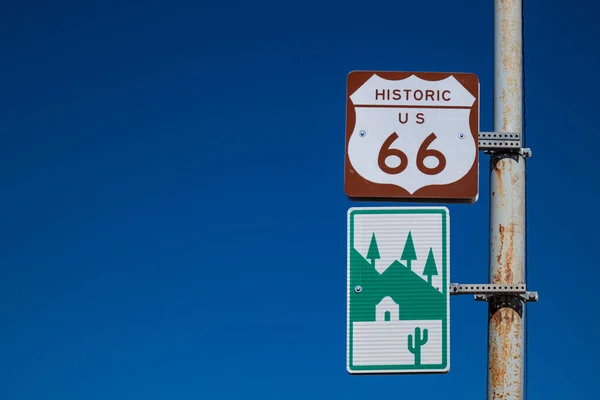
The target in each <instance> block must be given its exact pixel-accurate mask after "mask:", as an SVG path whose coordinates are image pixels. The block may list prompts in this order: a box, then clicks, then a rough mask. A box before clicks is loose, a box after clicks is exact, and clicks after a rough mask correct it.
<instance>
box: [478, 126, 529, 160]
mask: <svg viewBox="0 0 600 400" xmlns="http://www.w3.org/2000/svg"><path fill="white" fill-rule="evenodd" d="M478 144H479V150H483V152H484V153H493V152H494V151H507V150H514V151H516V152H518V153H519V154H521V155H522V156H523V157H525V158H528V157H531V149H528V148H522V147H521V134H519V133H516V132H479V140H478Z"/></svg>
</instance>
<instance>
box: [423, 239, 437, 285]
mask: <svg viewBox="0 0 600 400" xmlns="http://www.w3.org/2000/svg"><path fill="white" fill-rule="evenodd" d="M437 274H438V270H437V265H435V258H434V257H433V249H432V248H431V247H430V248H429V255H428V256H427V261H425V269H424V270H423V275H425V276H426V277H427V283H429V284H430V285H431V277H432V276H433V275H437Z"/></svg>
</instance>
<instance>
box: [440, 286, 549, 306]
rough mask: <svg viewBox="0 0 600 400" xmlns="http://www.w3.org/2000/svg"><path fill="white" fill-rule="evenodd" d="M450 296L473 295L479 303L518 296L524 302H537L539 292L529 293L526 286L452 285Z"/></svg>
mask: <svg viewBox="0 0 600 400" xmlns="http://www.w3.org/2000/svg"><path fill="white" fill-rule="evenodd" d="M450 294H451V295H459V294H473V295H475V300H477V301H488V300H489V299H490V298H492V297H494V296H506V295H518V296H519V297H521V299H522V300H523V301H524V302H526V303H527V302H537V301H538V292H528V291H527V286H526V285H524V284H518V285H507V284H488V283H486V284H479V285H478V284H466V285H465V284H462V285H461V284H458V283H451V284H450Z"/></svg>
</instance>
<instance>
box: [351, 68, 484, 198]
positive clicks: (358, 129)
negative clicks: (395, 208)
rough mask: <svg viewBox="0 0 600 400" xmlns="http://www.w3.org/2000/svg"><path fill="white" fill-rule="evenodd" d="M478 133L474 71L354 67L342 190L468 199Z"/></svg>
mask: <svg viewBox="0 0 600 400" xmlns="http://www.w3.org/2000/svg"><path fill="white" fill-rule="evenodd" d="M478 135H479V79H478V78H477V76H476V75H473V74H467V73H431V72H427V73H420V72H375V71H353V72H351V73H350V74H349V75H348V81H347V98H346V160H345V174H344V188H345V192H346V195H347V196H348V197H349V198H351V199H381V200H388V201H394V200H397V201H411V200H414V201H454V202H467V203H473V202H475V201H476V200H477V197H478V191H479V162H478Z"/></svg>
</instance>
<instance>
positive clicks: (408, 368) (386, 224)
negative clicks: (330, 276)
mask: <svg viewBox="0 0 600 400" xmlns="http://www.w3.org/2000/svg"><path fill="white" fill-rule="evenodd" d="M449 280H450V215H449V212H448V209H447V208H446V207H381V208H369V207H355V208H351V209H350V210H348V287H347V291H348V293H347V301H348V308H347V361H346V368H347V370H348V372H350V373H352V374H380V373H444V372H448V370H449V368H450V326H449V325H450V293H449V291H448V287H449Z"/></svg>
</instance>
